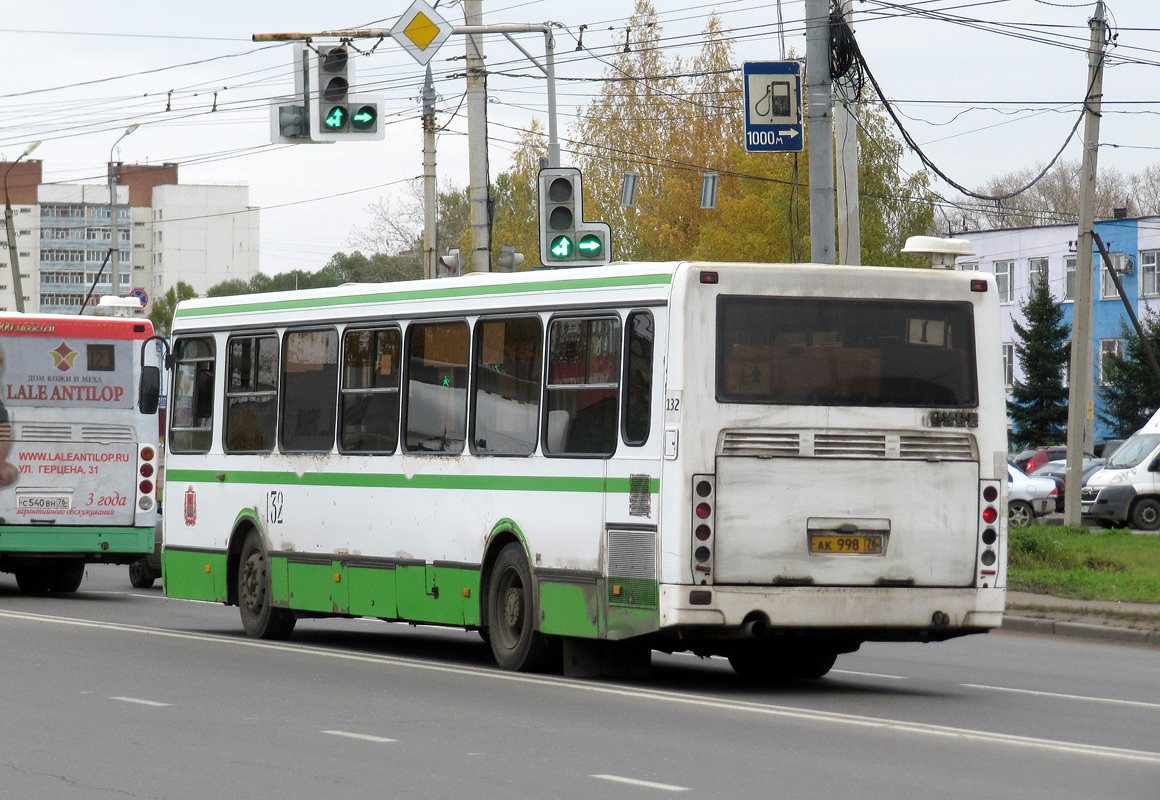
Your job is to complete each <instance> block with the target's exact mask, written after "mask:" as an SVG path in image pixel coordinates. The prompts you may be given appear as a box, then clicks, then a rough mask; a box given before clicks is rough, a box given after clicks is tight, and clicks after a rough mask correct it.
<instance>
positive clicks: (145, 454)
mask: <svg viewBox="0 0 1160 800" xmlns="http://www.w3.org/2000/svg"><path fill="white" fill-rule="evenodd" d="M155 455H156V452H155V451H154V450H153V448H152V447H149V446H145V447H142V448H141V460H142V461H152V460H153V456H155Z"/></svg>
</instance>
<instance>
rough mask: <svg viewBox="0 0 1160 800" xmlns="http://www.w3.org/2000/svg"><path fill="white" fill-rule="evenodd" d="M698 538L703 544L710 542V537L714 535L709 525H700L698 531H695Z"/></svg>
mask: <svg viewBox="0 0 1160 800" xmlns="http://www.w3.org/2000/svg"><path fill="white" fill-rule="evenodd" d="M694 533H695V534H696V536H697V538H698V539H699V540H700V541H702V542H707V541H709V537H710V536H712V535H713V531H711V530H710V529H709V526H708V525H698V526H697V530H696V531H694Z"/></svg>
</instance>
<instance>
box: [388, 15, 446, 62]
mask: <svg viewBox="0 0 1160 800" xmlns="http://www.w3.org/2000/svg"><path fill="white" fill-rule="evenodd" d="M451 33H452V25H451V23H449V22H448V21H447V20H445V19H443V18H442V17H440V16H439V14H437V13H436V12H435V9H433V8H431V6H429V5H427V4H426V3H424V2H423V0H415V2H414V3H412V4H411V7H410V8H408V9H407V10H406V12H404V14H403V16H401V17H399V19H398V21H397V22H395V24H394V26H393V27H392V28H391V38H393V39H394V40H395V41H396V42H398V43H399V44H401V45H402V46H403V49H404V50H406V51H407V52H408V53H410V54H411V57H412V58H414V59H415V60H416V61H418V62H419V63H420V64H426V63H427V62H428V61H430V60H431V57H432V56H434V55H435V51H436V50H438V49H439V47H440V45H442V44H443V42H444V41H446V39H447V37H448V36H450V35H451Z"/></svg>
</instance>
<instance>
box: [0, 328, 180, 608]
mask: <svg viewBox="0 0 1160 800" xmlns="http://www.w3.org/2000/svg"><path fill="white" fill-rule="evenodd" d="M152 335H153V326H152V325H151V324H150V323H149V321H148V320H142V319H118V318H103V317H64V316H50V315H18V314H10V315H2V316H0V350H2V351H3V355H2V361H3V373H2V375H0V387H2V389H3V392H2V395H0V397H2V400H3V406H2V410H0V417H2V418H3V419H2V420H0V433H2V436H0V570H3V571H5V572H12V573H15V575H16V579H17V582H18V584H19V586H20V588H21V589H22V590H23V591H25V592H33V593H35V592H42V591H54V592H68V591H75V590H76V589H77V588H78V587H79V586H80V582H81V580H82V578H83V574H84V565H85V564H86V563H90V562H106V563H114V564H128V563H131V562H133V561H135V560H137V559H138V558H140V557H141V556H142V555H145V554H147V553H151V552H152V551H153V545H154V535H155V533H154V531H155V523H156V521H157V508H156V500H155V497H154V485H155V478H156V476H155V474H154V473H155V471H156V469H157V463H158V461H157V446H158V428H157V416H156V410H155V409H156V402H157V398H156V394H155V392H153V391H152V390H151V389H150V390H149V391H147V392H146V394H148V395H150V397H148V398H146V399H147V400H151V402H152V406H153V408H152V409H149V408H146V409H145V411H144V412H143V411H142V410H141V408H139V406H138V399H139V393H140V390H141V389H142V388H145V387H142V386H141V380H140V379H141V374H142V367H141V352H142V346H143V342H144V341H145V340H146V339H148V338H149V337H150V336H152ZM151 360H152V362H153V364H154V365H155V364H156V359H155V358H153V359H151ZM145 370H146V372H147V373H151V375H150V378H151V381H146V383H148V384H150V386H153V385H156V384H155V381H156V378H157V370H158V368H157V367H156V366H151V367H146V368H145ZM146 405H148V403H146ZM146 412H149V413H146Z"/></svg>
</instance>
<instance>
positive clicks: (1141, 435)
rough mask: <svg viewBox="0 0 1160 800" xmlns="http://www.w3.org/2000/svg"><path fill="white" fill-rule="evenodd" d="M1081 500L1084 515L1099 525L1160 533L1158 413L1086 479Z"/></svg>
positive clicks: (1159, 423)
mask: <svg viewBox="0 0 1160 800" xmlns="http://www.w3.org/2000/svg"><path fill="white" fill-rule="evenodd" d="M1081 498H1082V502H1083V516H1084V517H1086V518H1089V519H1090V520H1092V521H1095V522H1098V523H1100V524H1101V525H1105V526H1108V527H1116V528H1123V527H1125V526H1127V525H1131V526H1132V527H1133V528H1136V529H1139V530H1145V531H1154V530H1160V411H1157V412H1156V413H1155V414H1153V415H1152V418H1151V419H1150V420H1148V422H1147V424H1145V425H1144V427H1143V428H1140V430H1138V431H1136V432H1135V433H1133V434H1132V435H1131V436H1130V437H1128V440H1127V441H1125V442H1124V443H1123V444H1122V445H1120V446H1119V447H1118V448H1117V449H1116V452H1114V453H1112V456H1111V458H1109V459H1108V463H1107V464H1105V465H1104V468H1103V469H1101V470H1100V471H1099V472H1097V473H1096V474H1095V475H1092V476H1091V478H1089V479H1088V482H1087V483H1086V484H1085V485H1084V487H1083V491H1082V493H1081Z"/></svg>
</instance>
